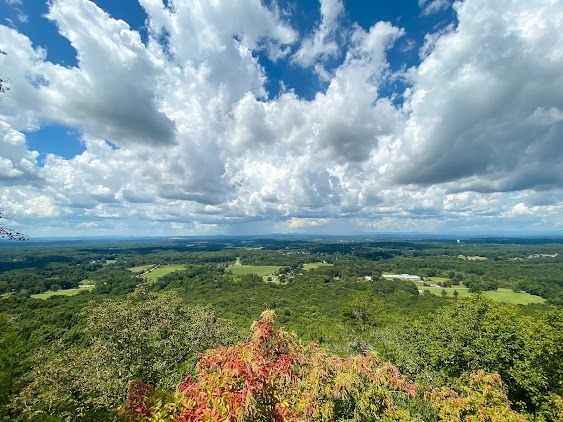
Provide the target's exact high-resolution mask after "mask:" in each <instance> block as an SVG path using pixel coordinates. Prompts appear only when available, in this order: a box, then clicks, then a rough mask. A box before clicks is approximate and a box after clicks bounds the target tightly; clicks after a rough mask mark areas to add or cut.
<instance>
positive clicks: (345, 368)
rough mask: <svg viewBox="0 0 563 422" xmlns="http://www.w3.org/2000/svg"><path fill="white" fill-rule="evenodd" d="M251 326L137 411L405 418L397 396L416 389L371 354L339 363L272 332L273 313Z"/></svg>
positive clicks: (187, 417) (201, 417)
mask: <svg viewBox="0 0 563 422" xmlns="http://www.w3.org/2000/svg"><path fill="white" fill-rule="evenodd" d="M252 328H253V332H252V335H251V336H250V337H249V338H248V340H247V341H246V342H244V343H242V344H240V345H237V346H234V347H227V348H221V349H217V350H211V351H208V352H207V353H205V354H204V355H203V356H202V357H201V359H200V361H199V363H198V376H197V378H195V379H194V378H192V377H190V376H188V377H187V378H186V379H185V380H184V382H183V383H181V384H180V386H179V388H178V391H177V393H176V395H175V396H174V397H173V399H172V401H171V402H170V403H164V404H163V403H160V402H159V403H157V405H155V406H153V407H152V408H151V409H150V410H149V408H148V407H146V405H145V408H144V410H143V411H141V412H137V413H138V414H142V415H146V417H147V418H148V419H152V420H175V421H186V422H188V421H224V420H232V421H235V420H273V421H294V420H310V419H323V420H334V419H337V418H346V417H348V418H349V417H356V418H357V417H360V418H362V419H364V416H365V417H369V418H370V419H378V418H379V417H393V418H394V419H395V420H408V414H407V413H408V412H407V413H405V411H399V410H397V408H396V405H395V398H396V397H397V395H403V396H405V397H412V396H414V395H415V394H416V389H417V387H416V384H412V383H409V382H407V381H406V380H405V379H404V378H403V377H402V376H401V375H400V373H399V371H398V370H397V369H396V368H395V367H393V366H392V365H391V364H384V365H381V364H380V362H379V361H378V360H377V359H376V358H375V356H373V355H372V354H366V355H364V356H356V357H352V358H348V359H344V358H340V357H337V356H334V355H329V354H327V353H326V352H324V351H323V350H322V349H320V348H319V347H318V346H317V345H314V344H310V345H308V346H303V345H301V344H300V343H299V342H298V341H297V339H296V338H295V336H294V335H293V334H290V333H287V332H284V331H281V330H274V314H273V312H270V311H266V312H264V313H263V314H262V318H261V320H260V321H259V322H256V323H254V325H253V327H252ZM130 401H131V403H135V404H137V403H138V400H137V401H136V400H130ZM148 402H150V401H147V400H145V401H144V403H146V404H148ZM134 409H136V408H134ZM403 417H404V418H403Z"/></svg>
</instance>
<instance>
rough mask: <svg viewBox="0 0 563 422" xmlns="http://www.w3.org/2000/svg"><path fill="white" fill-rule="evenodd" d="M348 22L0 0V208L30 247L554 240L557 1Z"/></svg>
mask: <svg viewBox="0 0 563 422" xmlns="http://www.w3.org/2000/svg"><path fill="white" fill-rule="evenodd" d="M365 3H368V2H362V1H352V0H348V1H342V0H320V1H319V2H307V4H306V5H304V4H303V2H298V1H295V0H278V1H276V0H272V1H261V0H240V1H237V2H233V1H231V0H218V1H215V2H209V1H205V0H196V1H194V0H189V1H188V0H169V1H162V0H139V1H138V3H137V2H136V1H132V2H114V1H110V0H96V1H91V0H52V1H41V2H39V1H31V0H0V5H1V7H0V50H2V51H5V52H6V53H7V54H6V55H0V77H1V78H2V79H3V80H6V81H7V86H8V87H9V91H7V92H6V93H4V94H3V95H2V98H1V100H0V209H1V210H2V211H4V212H5V213H6V214H7V215H8V216H9V217H10V224H11V225H12V226H14V228H15V229H17V230H18V231H22V232H25V233H28V234H29V235H30V236H32V237H33V236H55V235H56V236H85V235H88V236H103V235H124V236H128V235H135V236H158V235H167V236H182V235H206V234H210V235H213V234H227V235H238V234H269V233H308V234H352V235H353V234H363V233H378V232H386V233H389V232H397V233H400V232H408V233H413V232H417V233H480V234H484V233H542V234H561V233H562V232H563V202H562V199H563V72H562V69H563V28H561V25H562V22H563V1H561V0H526V1H524V0H497V1H494V2H493V1H489V0H464V1H455V2H454V1H450V0H418V1H416V0H412V1H408V2H371V3H378V4H370V5H367V4H365ZM379 3H397V4H379ZM399 3H400V4H399Z"/></svg>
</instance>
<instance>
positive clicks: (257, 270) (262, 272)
mask: <svg viewBox="0 0 563 422" xmlns="http://www.w3.org/2000/svg"><path fill="white" fill-rule="evenodd" d="M280 268H281V267H280V266H279V265H236V266H235V265H229V266H228V267H227V268H226V270H227V271H230V272H231V273H233V274H235V275H245V274H256V275H258V276H261V277H263V276H269V275H272V274H274V273H277V272H278V271H279V270H280Z"/></svg>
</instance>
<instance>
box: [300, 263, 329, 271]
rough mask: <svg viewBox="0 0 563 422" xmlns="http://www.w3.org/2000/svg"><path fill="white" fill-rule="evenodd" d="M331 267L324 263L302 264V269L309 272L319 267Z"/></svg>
mask: <svg viewBox="0 0 563 422" xmlns="http://www.w3.org/2000/svg"><path fill="white" fill-rule="evenodd" d="M332 266H334V264H328V263H326V262H311V263H309V264H303V269H305V270H307V271H309V270H314V269H316V268H320V267H332Z"/></svg>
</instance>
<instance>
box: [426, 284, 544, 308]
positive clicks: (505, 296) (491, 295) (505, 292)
mask: <svg viewBox="0 0 563 422" xmlns="http://www.w3.org/2000/svg"><path fill="white" fill-rule="evenodd" d="M424 290H428V291H429V292H430V293H432V294H435V295H437V296H440V295H441V294H442V290H445V291H446V293H447V295H448V296H449V297H453V295H454V290H457V293H458V297H468V296H471V295H472V294H475V293H470V292H469V290H468V289H467V287H465V286H453V287H446V288H441V287H423V288H422V290H419V291H420V292H421V293H422V292H423V291H424ZM481 294H482V295H483V296H484V297H486V298H487V299H491V300H494V301H495V302H502V303H510V304H512V305H528V304H530V303H544V302H545V299H544V298H543V297H539V296H535V295H531V294H530V293H526V292H515V291H513V290H511V289H497V290H490V291H486V292H481Z"/></svg>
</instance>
